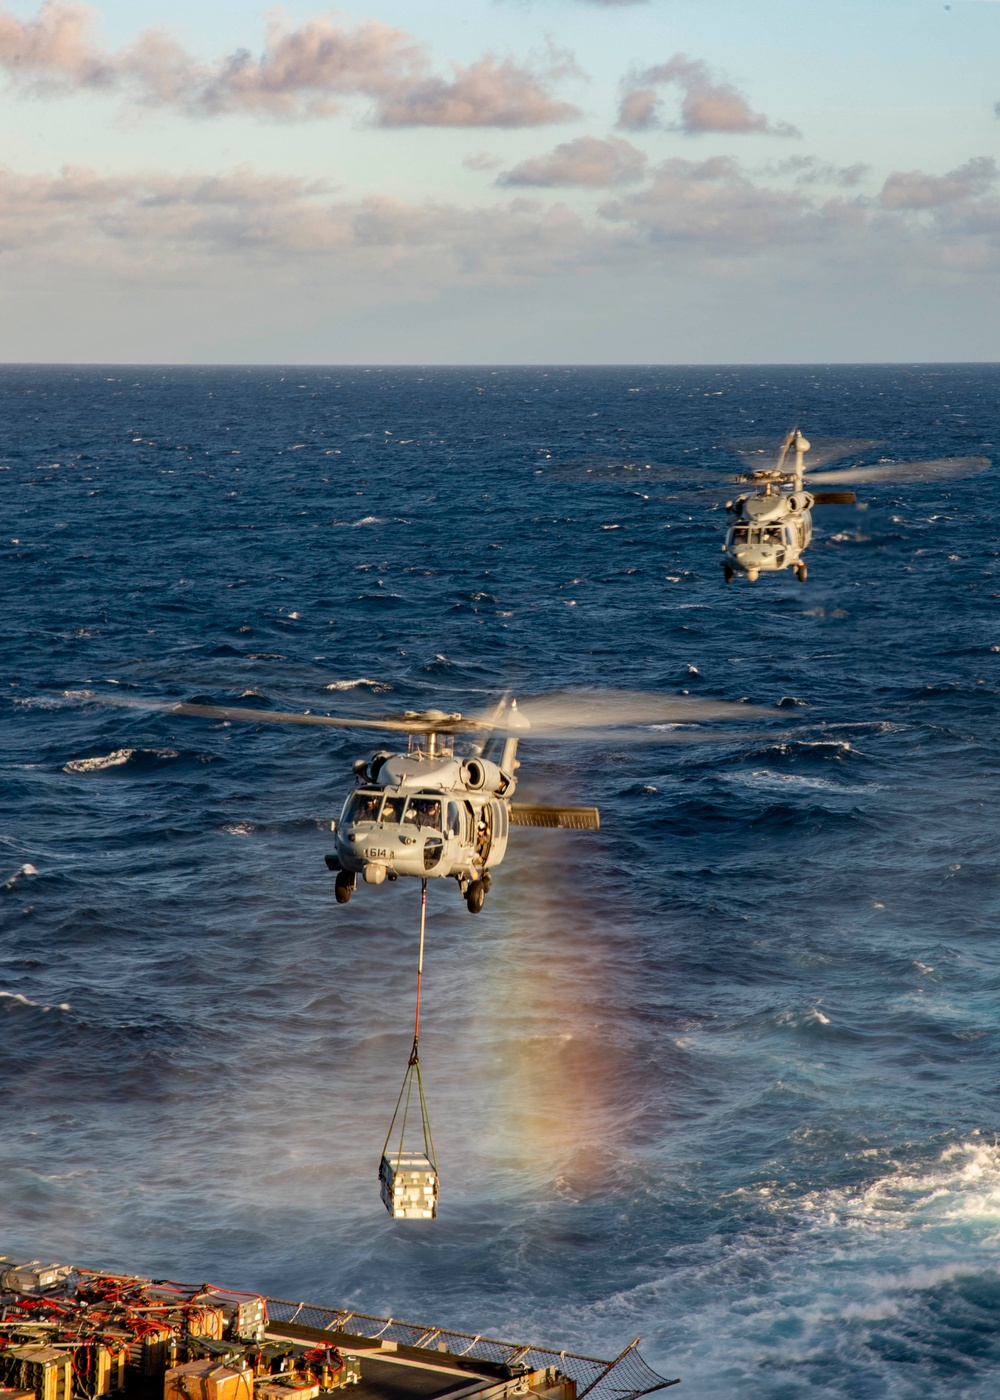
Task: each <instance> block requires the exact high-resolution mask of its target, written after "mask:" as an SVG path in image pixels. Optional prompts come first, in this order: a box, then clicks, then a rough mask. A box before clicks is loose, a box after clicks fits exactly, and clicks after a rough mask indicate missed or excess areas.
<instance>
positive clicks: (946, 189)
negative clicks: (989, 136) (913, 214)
mask: <svg viewBox="0 0 1000 1400" xmlns="http://www.w3.org/2000/svg"><path fill="white" fill-rule="evenodd" d="M998 178H1000V172H998V170H997V163H996V161H995V160H994V159H993V158H992V157H991V156H976V157H974V158H973V159H972V160H969V161H966V163H965V165H962V166H960V167H959V168H958V169H957V170H951V171H949V172H948V174H946V175H925V174H924V172H923V171H922V170H907V171H901V170H896V171H893V173H892V174H891V175H890V176H889V177H888V178H887V179H886V182H885V184H884V185H883V186H882V192H881V194H880V195H879V202H880V203H881V205H882V207H883V209H940V208H941V207H942V206H943V205H946V204H958V203H962V202H965V201H967V200H970V199H974V198H976V197H977V196H979V195H982V194H985V192H986V191H987V190H988V189H990V187H991V186H992V185H994V184H996V182H997V179H998Z"/></svg>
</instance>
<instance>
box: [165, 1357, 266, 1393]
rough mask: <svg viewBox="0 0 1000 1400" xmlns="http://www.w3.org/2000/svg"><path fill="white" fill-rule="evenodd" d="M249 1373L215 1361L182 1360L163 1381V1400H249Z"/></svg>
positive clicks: (251, 1388)
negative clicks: (182, 1362)
mask: <svg viewBox="0 0 1000 1400" xmlns="http://www.w3.org/2000/svg"><path fill="white" fill-rule="evenodd" d="M253 1391H254V1385H253V1372H252V1371H249V1370H246V1371H237V1370H235V1369H234V1368H232V1367H229V1366H224V1365H221V1364H220V1363H219V1362H218V1361H185V1362H184V1364H183V1365H182V1366H174V1367H172V1368H171V1369H170V1370H169V1371H168V1372H167V1374H166V1375H165V1376H164V1378H163V1400H253Z"/></svg>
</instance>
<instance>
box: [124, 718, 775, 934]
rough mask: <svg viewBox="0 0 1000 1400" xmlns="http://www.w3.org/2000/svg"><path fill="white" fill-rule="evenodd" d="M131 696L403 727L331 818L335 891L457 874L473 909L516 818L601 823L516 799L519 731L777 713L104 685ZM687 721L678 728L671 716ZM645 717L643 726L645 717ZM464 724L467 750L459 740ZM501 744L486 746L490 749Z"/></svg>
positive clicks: (360, 770)
mask: <svg viewBox="0 0 1000 1400" xmlns="http://www.w3.org/2000/svg"><path fill="white" fill-rule="evenodd" d="M104 698H106V699H108V701H109V703H111V704H116V705H126V706H129V707H131V708H140V709H159V710H165V711H166V712H167V713H169V714H174V715H185V716H191V717H193V718H203V719H218V720H223V721H227V722H229V721H232V720H239V721H248V722H250V723H253V724H261V723H263V724H301V725H316V726H323V727H327V728H337V729H367V730H382V731H388V732H390V733H396V734H405V735H406V739H407V747H406V751H405V752H402V753H397V752H393V750H391V749H385V748H383V749H378V750H376V752H375V753H374V754H373V755H372V757H371V758H370V759H363V758H361V759H358V760H357V761H356V762H355V764H354V779H355V788H354V790H353V792H351V793H350V795H349V796H348V798H347V800H346V801H345V803H344V806H343V809H342V812H341V815H340V817H339V819H338V820H335V821H333V822H331V830H332V832H333V835H334V847H335V850H334V851H333V852H332V853H331V854H329V855H328V856H326V858H325V859H326V864H327V867H328V868H329V869H330V870H331V871H333V872H334V873H335V874H336V877H337V878H336V883H335V892H336V898H337V902H338V903H339V904H346V903H347V902H348V901H349V900H350V898H351V896H352V895H353V894H354V892H355V890H356V889H357V887H358V877H359V876H360V877H361V879H362V880H363V882H364V883H365V884H367V885H381V884H382V883H383V882H385V881H387V880H389V881H392V880H397V879H398V878H399V877H400V876H401V875H405V876H416V877H417V878H419V879H421V880H424V881H426V880H428V879H433V878H438V879H440V878H445V879H446V878H451V879H454V880H455V881H456V882H457V884H458V887H459V889H460V891H461V894H462V897H463V898H464V900H465V902H466V905H467V907H468V909H469V912H470V913H472V914H478V913H479V912H480V910H481V909H482V907H483V903H484V901H485V899H486V895H487V894H488V892H489V889H490V886H491V884H492V878H493V876H492V872H493V870H494V869H495V868H496V867H497V866H498V865H499V864H500V863H501V862H502V860H503V858H504V855H505V854H506V850H507V841H508V836H509V832H510V828H511V827H512V826H526V827H540V828H545V827H548V828H563V829H569V830H574V831H597V830H598V829H599V826H600V817H599V814H598V810H597V808H596V807H573V806H562V805H556V806H546V805H541V804H537V803H519V802H514V801H513V800H512V799H513V796H514V792H515V790H516V787H517V769H518V768H519V767H520V762H519V760H518V759H517V756H516V755H517V748H518V744H519V742H520V741H521V740H522V739H523V738H524V737H525V735H526V734H529V733H530V734H531V735H532V736H533V737H536V738H540V739H548V740H572V741H579V740H584V741H586V740H591V741H594V740H596V741H601V742H605V743H607V742H609V741H612V742H621V741H625V742H646V743H649V742H653V743H685V742H687V743H692V742H694V743H705V742H706V741H711V740H723V741H729V742H732V741H733V740H734V739H743V738H746V737H748V735H747V734H746V733H734V732H730V733H725V734H723V733H719V732H718V731H711V730H698V729H691V728H687V727H686V726H689V725H695V724H697V723H698V722H699V721H702V722H713V721H719V720H734V719H737V720H747V719H754V718H760V717H762V716H767V717H773V713H774V712H773V711H771V710H769V709H766V708H760V707H757V706H753V705H748V704H743V703H732V702H728V701H714V700H705V699H699V698H695V697H691V696H676V697H674V696H660V695H651V694H645V693H642V692H632V691H599V690H592V691H577V692H560V693H557V694H554V695H549V696H541V697H537V698H535V699H532V700H528V701H527V702H525V703H524V705H523V706H522V707H520V708H519V706H518V703H517V701H516V700H514V699H511V698H508V697H504V698H503V699H502V700H500V701H498V702H497V704H496V705H495V706H494V707H493V709H492V710H491V711H489V712H487V713H486V714H484V715H480V716H465V715H462V714H460V713H457V712H455V713H451V714H447V713H445V712H444V711H443V710H423V711H414V710H407V711H406V712H404V714H402V715H401V716H398V717H389V718H385V719H361V718H355V717H344V716H333V715H314V714H308V713H306V714H299V713H286V712H283V711H277V710H254V709H242V708H234V707H231V706H227V705H202V704H158V703H157V702H155V701H153V702H147V701H141V700H135V699H132V698H131V697H129V698H125V697H115V698H114V699H111V698H110V697H104ZM678 725H679V726H685V727H684V728H681V729H677V728H675V726H678ZM640 726H645V727H644V728H643V727H640ZM459 736H468V737H469V739H470V740H471V742H470V743H469V745H468V751H467V752H466V753H465V754H461V753H459V754H456V752H455V740H456V738H457V737H459ZM497 744H499V751H498V752H496V753H495V754H494V756H493V757H487V756H486V749H487V748H488V747H489V746H491V745H494V746H495V745H497Z"/></svg>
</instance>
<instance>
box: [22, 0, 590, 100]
mask: <svg viewBox="0 0 1000 1400" xmlns="http://www.w3.org/2000/svg"><path fill="white" fill-rule="evenodd" d="M95 18H96V12H95V11H93V10H91V9H89V8H88V7H86V6H82V5H75V4H67V3H64V0H45V3H44V4H43V5H42V6H41V8H40V10H39V11H38V14H37V16H36V17H35V19H32V20H28V21H21V20H18V19H17V18H16V17H15V16H13V15H11V14H9V13H8V12H7V11H5V10H0V68H2V69H4V70H6V73H7V75H8V77H9V79H10V81H11V83H12V85H13V86H15V87H16V88H20V89H22V90H26V91H29V92H32V93H34V94H36V95H41V94H45V93H51V92H73V91H79V90H81V89H96V88H103V89H108V90H116V91H120V92H122V93H125V94H126V95H127V96H129V97H130V98H131V99H132V100H133V101H134V102H136V103H138V104H139V105H142V106H167V107H174V108H176V109H178V110H180V111H182V112H184V113H186V114H187V115H197V116H212V115H216V114H219V113H232V112H245V113H250V114H253V115H256V116H261V117H271V118H284V119H297V120H302V119H308V118H316V117H324V116H329V115H331V114H333V113H334V112H336V111H338V110H339V108H340V106H341V105H342V102H343V100H344V99H350V98H357V97H361V98H367V99H368V100H369V101H370V102H372V103H373V104H374V111H373V120H374V121H375V122H376V123H377V124H379V125H382V126H498V127H519V126H536V125H545V124H548V123H551V122H558V121H565V120H567V119H569V118H571V117H575V116H578V115H579V113H578V111H577V109H576V108H575V107H573V106H571V105H570V104H568V103H565V102H561V101H559V100H557V99H556V98H555V97H553V96H552V95H551V92H550V91H549V87H550V86H551V84H553V83H555V82H556V81H558V80H559V79H560V78H561V77H563V76H564V75H565V74H566V73H568V72H570V71H571V69H572V64H571V63H570V62H569V61H568V60H567V59H565V57H563V58H561V59H557V58H553V59H552V60H551V61H550V62H549V64H548V66H547V68H546V69H545V70H544V71H543V72H537V71H536V70H535V69H533V68H531V67H530V66H528V65H526V64H520V63H517V62H515V61H514V60H513V59H509V58H508V59H503V60H500V59H497V58H495V57H494V56H493V55H491V54H487V55H485V56H484V57H483V58H481V59H479V60H478V61H476V62H474V63H471V64H469V65H467V66H462V65H458V64H456V65H454V66H453V76H452V78H451V79H450V80H448V79H445V78H442V77H439V76H436V75H435V74H434V73H433V71H432V63H431V60H430V57H429V55H428V54H427V52H426V50H425V49H424V48H423V47H422V46H421V45H420V44H418V43H417V42H416V41H414V40H413V39H412V38H411V37H410V36H409V35H408V34H407V33H406V32H405V31H404V30H402V29H398V28H395V27H394V26H392V25H388V24H383V23H382V22H380V21H378V20H367V21H365V22H363V23H361V24H359V25H357V26H356V27H354V28H350V27H348V26H346V25H345V24H343V23H342V22H341V21H340V20H339V19H338V17H337V16H336V15H335V14H333V13H331V14H326V15H320V16H316V17H315V18H313V19H309V20H306V21H305V22H304V23H303V24H301V25H300V26H299V27H298V28H289V27H288V25H287V23H286V22H285V21H284V20H283V19H282V18H281V17H280V16H277V15H276V16H273V17H272V18H271V20H270V21H269V23H268V26H267V30H266V36H265V43H264V49H263V51H262V53H261V54H260V55H259V56H258V57H255V56H254V55H253V54H251V53H250V52H249V51H248V50H246V49H240V50H237V51H236V52H235V53H232V54H229V55H227V56H226V57H224V58H221V59H218V60H215V61H214V62H210V63H202V62H199V61H197V60H196V59H195V58H193V57H192V56H191V55H190V54H189V53H187V52H186V51H185V50H184V49H183V48H182V47H181V46H180V45H179V44H178V43H177V41H176V40H175V39H174V38H173V36H172V35H171V34H170V33H169V32H168V31H167V30H164V29H150V30H146V31H144V32H143V33H142V34H140V36H139V37H138V39H137V40H136V41H135V43H133V44H131V45H130V46H128V47H126V48H123V49H121V50H119V51H117V52H114V53H109V52H106V51H105V50H104V49H102V48H101V46H100V44H99V42H98V40H97V38H96V36H95V32H94V31H95Z"/></svg>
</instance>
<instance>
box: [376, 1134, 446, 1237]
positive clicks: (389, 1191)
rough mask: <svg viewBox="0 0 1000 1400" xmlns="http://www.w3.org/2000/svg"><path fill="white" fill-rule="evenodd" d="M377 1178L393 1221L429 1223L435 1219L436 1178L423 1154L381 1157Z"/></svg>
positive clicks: (425, 1155)
mask: <svg viewBox="0 0 1000 1400" xmlns="http://www.w3.org/2000/svg"><path fill="white" fill-rule="evenodd" d="M378 1176H379V1181H380V1182H381V1186H382V1200H383V1203H384V1204H385V1208H386V1210H387V1211H388V1212H389V1214H390V1215H391V1216H392V1218H393V1220H433V1219H434V1217H435V1216H436V1215H437V1203H438V1174H437V1169H436V1167H435V1166H434V1163H433V1162H432V1161H431V1159H430V1157H428V1156H427V1154H426V1153H424V1152H402V1151H400V1152H393V1153H391V1154H390V1153H384V1154H383V1156H382V1164H381V1166H380V1167H379V1173H378Z"/></svg>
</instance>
